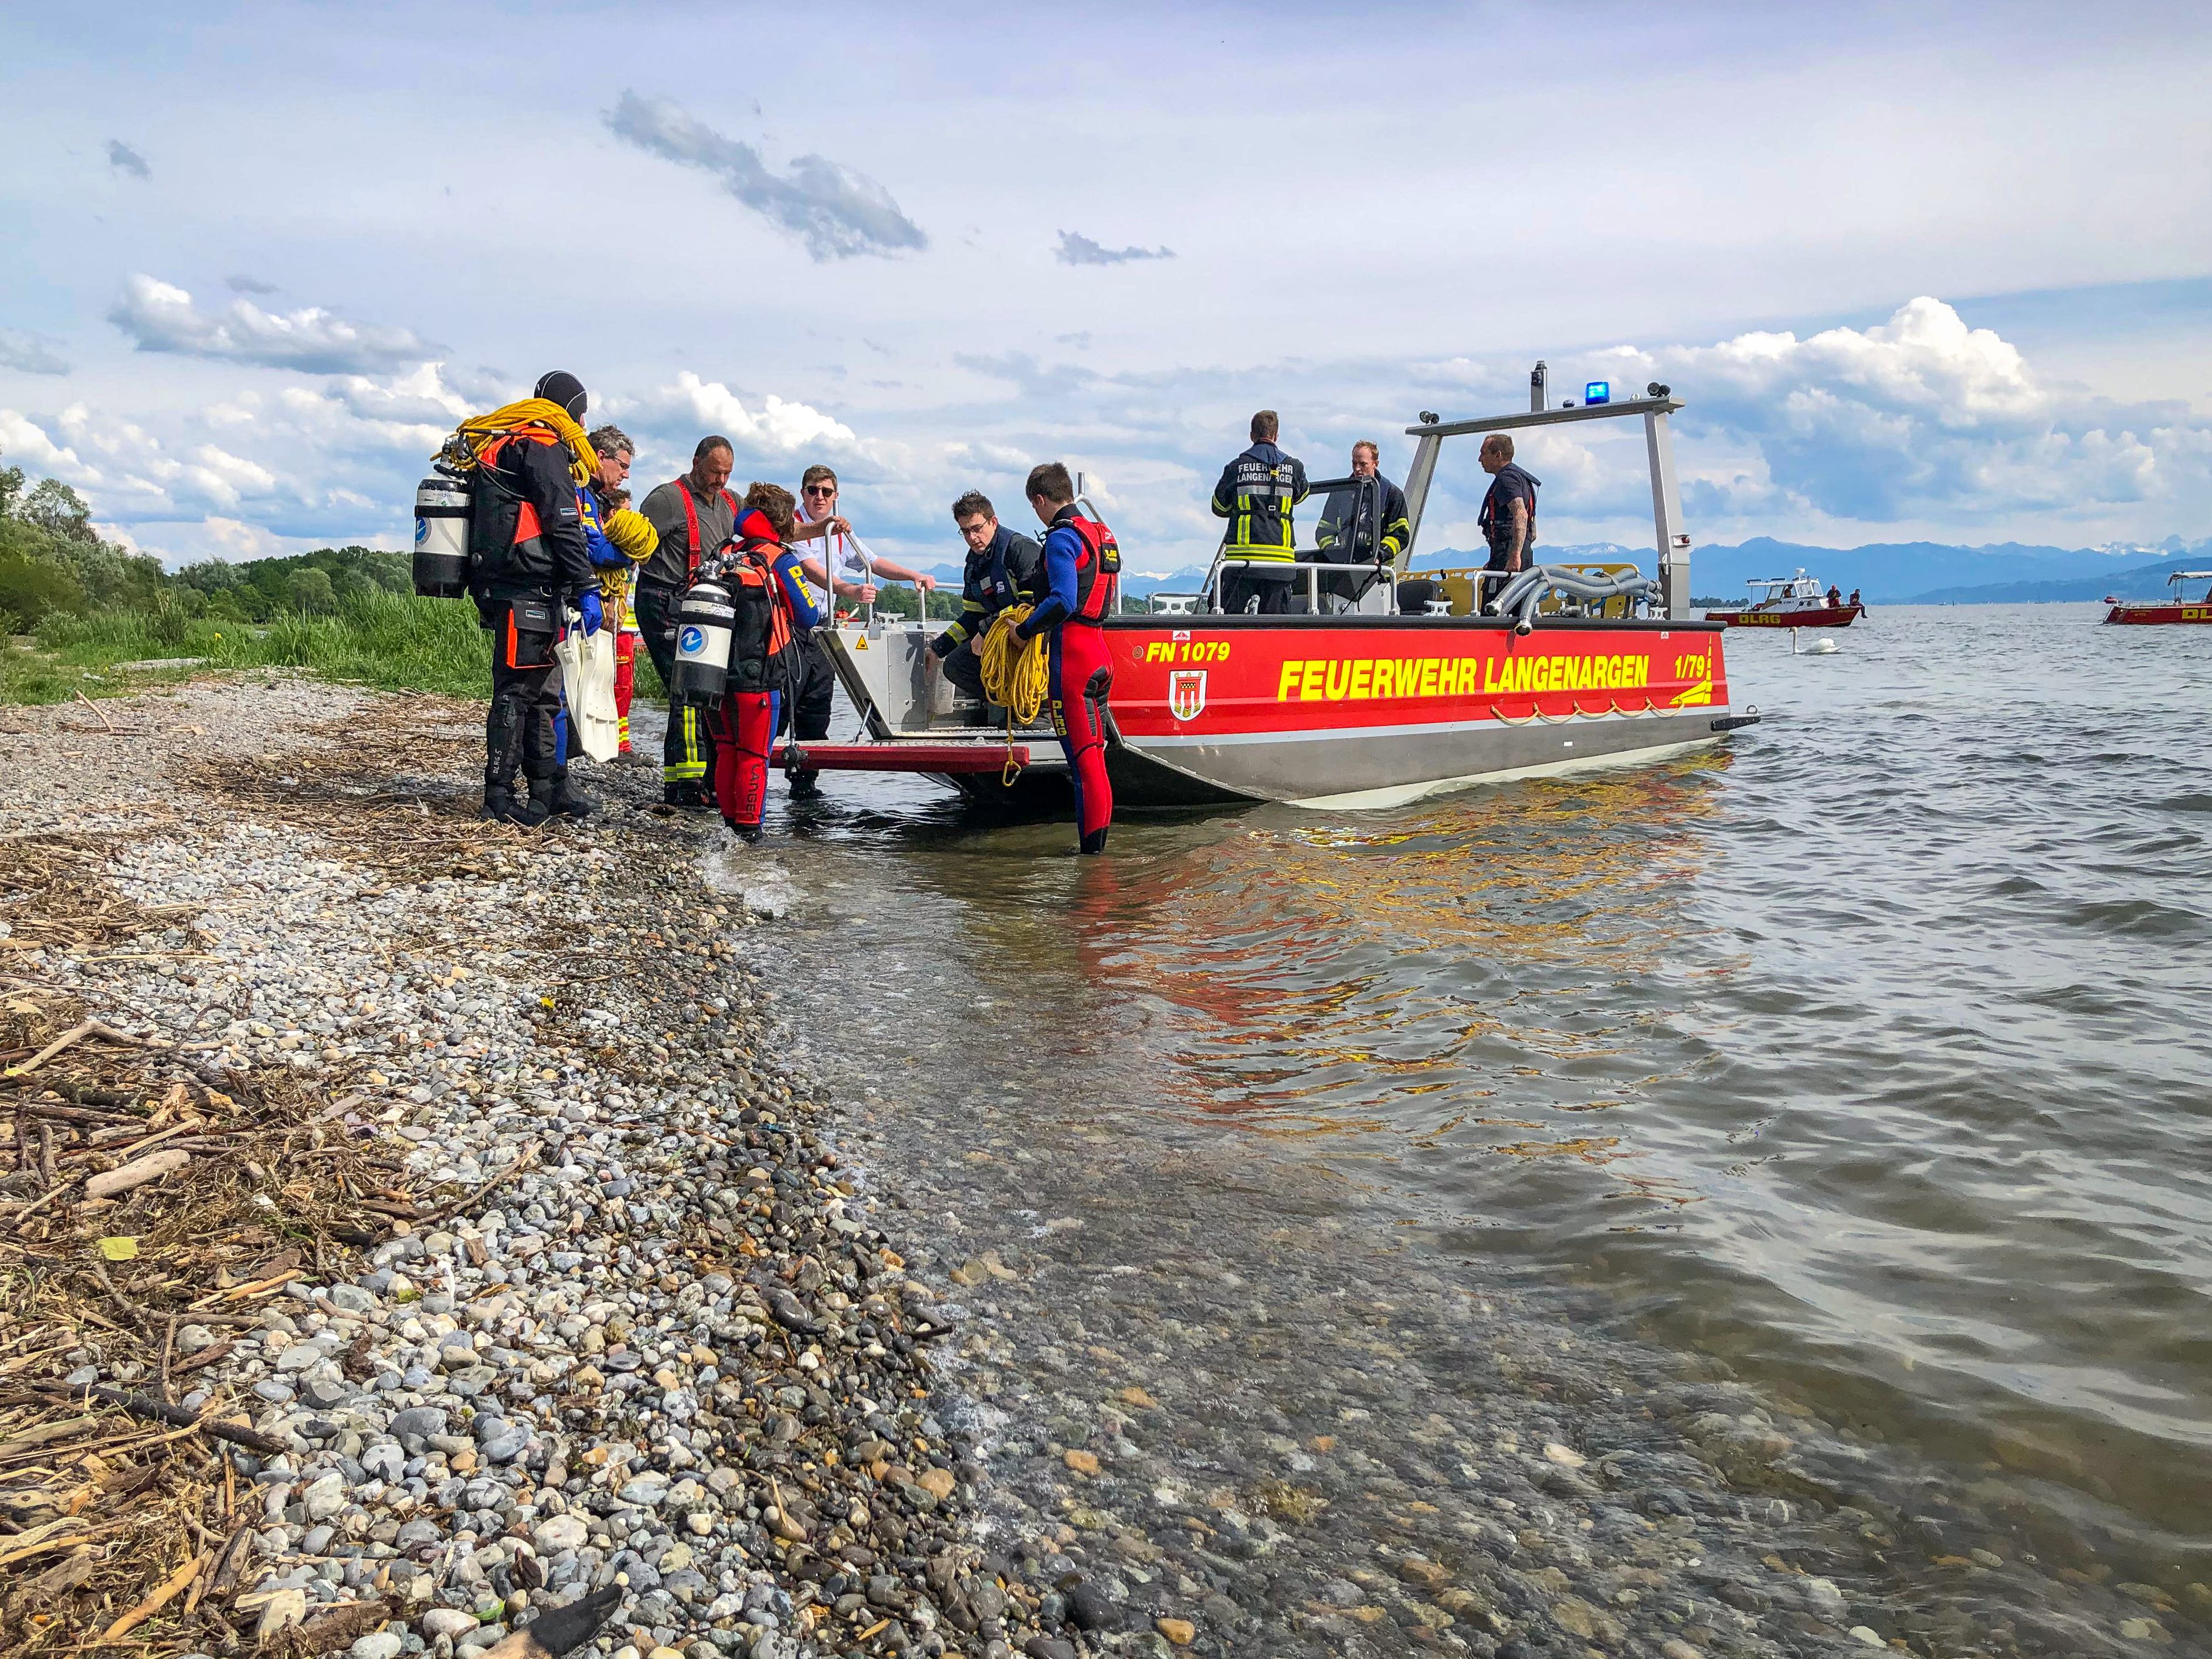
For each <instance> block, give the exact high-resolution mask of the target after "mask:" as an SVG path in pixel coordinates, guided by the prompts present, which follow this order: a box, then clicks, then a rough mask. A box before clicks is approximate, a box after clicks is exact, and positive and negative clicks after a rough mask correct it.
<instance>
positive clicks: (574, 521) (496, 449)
mask: <svg viewBox="0 0 2212 1659" xmlns="http://www.w3.org/2000/svg"><path fill="white" fill-rule="evenodd" d="M469 562H470V564H471V567H472V568H473V572H474V574H475V578H476V580H477V584H478V585H479V586H481V587H482V589H483V591H484V592H487V593H491V594H509V593H543V594H545V595H547V596H548V597H550V598H558V599H576V598H579V597H580V596H581V595H582V594H583V593H584V592H585V591H586V589H588V588H590V587H592V586H593V585H594V583H595V581H596V580H597V579H596V578H595V577H594V575H593V574H592V557H591V552H590V550H589V549H588V547H587V546H586V544H585V540H584V523H583V517H582V514H581V513H579V512H578V511H577V507H576V481H575V477H574V474H573V473H572V472H571V471H569V467H568V446H567V445H566V444H565V443H563V442H562V441H561V440H560V439H559V438H557V437H556V436H555V435H553V434H552V433H550V432H549V431H546V430H545V429H544V428H542V427H520V428H516V429H515V430H514V431H513V432H509V433H506V434H503V435H501V436H500V437H498V438H495V439H494V440H493V441H491V443H490V444H489V445H488V446H486V447H485V448H484V450H483V453H482V455H481V456H480V458H479V459H478V461H477V481H476V489H475V491H474V494H473V496H472V498H471V503H470V507H469Z"/></svg>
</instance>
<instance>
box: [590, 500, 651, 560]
mask: <svg viewBox="0 0 2212 1659" xmlns="http://www.w3.org/2000/svg"><path fill="white" fill-rule="evenodd" d="M601 528H602V529H604V530H605V532H607V539H608V540H609V541H611V542H612V543H613V544H615V546H616V547H617V549H619V550H621V552H622V556H623V557H624V558H626V559H628V560H629V562H631V563H633V564H641V563H642V562H645V561H646V560H647V559H649V558H651V557H652V556H653V550H654V549H655V548H657V547H659V545H660V532H659V531H657V530H655V529H654V528H653V520H650V519H648V518H647V517H646V516H645V514H644V513H640V512H637V511H636V510H635V509H634V508H631V507H617V508H616V509H615V510H614V511H613V512H611V513H608V514H607V516H606V522H605V524H604V525H603V526H601Z"/></svg>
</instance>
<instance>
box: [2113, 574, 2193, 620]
mask: <svg viewBox="0 0 2212 1659" xmlns="http://www.w3.org/2000/svg"><path fill="white" fill-rule="evenodd" d="M2188 582H2212V570H2177V571H2175V572H2174V573H2173V574H2172V575H2171V576H2168V577H2167V578H2166V585H2167V586H2169V587H2171V588H2172V589H2173V597H2172V599H2114V598H2112V595H2111V594H2109V593H2108V594H2106V596H2105V603H2106V605H2110V606H2112V609H2111V610H2110V611H2106V613H2105V620H2106V622H2108V623H2131V624H2135V625H2137V626H2140V625H2141V624H2142V623H2212V587H2208V588H2206V589H2205V591H2204V597H2203V599H2200V600H2198V601H2197V603H2196V604H2194V605H2191V603H2190V602H2189V600H2188V599H2187V598H2186V597H2185V595H2184V593H2183V592H2182V587H2183V585H2184V584H2185V583H2188Z"/></svg>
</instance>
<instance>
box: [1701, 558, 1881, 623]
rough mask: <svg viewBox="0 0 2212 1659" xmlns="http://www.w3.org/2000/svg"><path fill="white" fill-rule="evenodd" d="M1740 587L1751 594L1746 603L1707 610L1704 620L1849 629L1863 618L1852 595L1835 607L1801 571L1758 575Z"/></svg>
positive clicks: (1856, 596)
mask: <svg viewBox="0 0 2212 1659" xmlns="http://www.w3.org/2000/svg"><path fill="white" fill-rule="evenodd" d="M1744 586H1747V587H1748V588H1750V589H1751V590H1752V592H1753V598H1752V599H1751V600H1750V601H1749V602H1748V603H1747V604H1745V605H1741V606H1738V607H1737V608H1735V609H1734V610H1729V611H1706V612H1705V620H1706V621H1707V622H1717V623H1727V624H1728V625H1729V627H1730V628H1849V627H1850V625H1851V623H1852V621H1853V620H1854V619H1855V618H1857V617H1863V616H1864V615H1866V607H1865V606H1864V605H1861V604H1860V603H1859V602H1858V597H1859V596H1858V595H1857V593H1856V592H1854V593H1853V594H1852V595H1851V597H1850V602H1849V603H1848V604H1838V603H1837V602H1835V601H1834V600H1832V599H1829V597H1828V595H1827V594H1826V593H1824V592H1821V591H1820V583H1819V582H1817V581H1815V580H1813V578H1812V577H1810V576H1808V575H1807V574H1805V573H1804V572H1803V571H1802V570H1800V571H1799V572H1798V573H1797V574H1796V575H1794V576H1761V577H1759V578H1757V579H1756V580H1752V581H1748V582H1746V583H1745V584H1744ZM1831 591H1832V590H1831Z"/></svg>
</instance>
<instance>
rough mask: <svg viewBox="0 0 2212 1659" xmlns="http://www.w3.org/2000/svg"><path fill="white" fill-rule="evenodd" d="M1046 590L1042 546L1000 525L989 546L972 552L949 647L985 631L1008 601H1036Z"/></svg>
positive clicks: (948, 636) (962, 578)
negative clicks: (957, 617)
mask: <svg viewBox="0 0 2212 1659" xmlns="http://www.w3.org/2000/svg"><path fill="white" fill-rule="evenodd" d="M1043 592H1045V580H1044V554H1043V552H1042V550H1041V549H1039V548H1038V546H1037V544H1036V543H1035V542H1033V541H1031V540H1030V538H1028V537H1026V536H1018V535H1016V534H1015V533H1014V532H1012V531H1011V530H1009V529H1007V528H1006V526H1004V525H1000V526H999V528H998V532H997V533H996V534H994V536H993V537H992V538H991V544H990V545H989V546H988V547H987V548H985V549H984V550H982V551H981V553H977V552H975V551H974V550H970V551H969V555H968V562H967V563H966V565H965V566H964V567H963V568H962V570H961V573H960V617H959V620H957V622H955V623H953V624H952V626H951V627H950V628H948V629H945V633H944V635H943V636H942V637H943V638H944V639H945V640H946V641H950V643H949V644H947V646H946V647H945V649H946V650H948V651H950V650H951V649H952V647H954V646H957V645H958V644H959V643H960V642H961V641H963V640H966V639H972V638H975V636H976V635H980V634H981V633H982V631H983V630H984V629H986V628H987V627H989V626H990V623H991V618H992V617H995V616H997V615H998V614H999V612H1000V611H1004V610H1005V609H1006V607H1007V606H1008V605H1035V604H1036V602H1037V599H1039V598H1040V597H1041V596H1042V594H1043Z"/></svg>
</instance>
